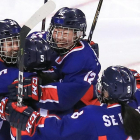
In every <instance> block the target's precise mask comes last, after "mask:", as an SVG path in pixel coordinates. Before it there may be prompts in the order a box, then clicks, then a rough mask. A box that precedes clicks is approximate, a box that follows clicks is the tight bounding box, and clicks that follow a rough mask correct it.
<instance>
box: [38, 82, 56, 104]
mask: <svg viewBox="0 0 140 140" xmlns="http://www.w3.org/2000/svg"><path fill="white" fill-rule="evenodd" d="M41 88H42V96H41V99H40V102H44V103H45V102H57V103H58V101H59V99H58V93H57V88H56V86H49V85H48V86H44V87H43V86H42V87H41Z"/></svg>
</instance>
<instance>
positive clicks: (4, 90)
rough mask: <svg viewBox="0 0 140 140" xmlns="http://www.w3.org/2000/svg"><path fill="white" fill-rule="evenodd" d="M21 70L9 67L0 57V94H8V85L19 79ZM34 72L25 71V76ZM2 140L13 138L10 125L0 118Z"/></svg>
mask: <svg viewBox="0 0 140 140" xmlns="http://www.w3.org/2000/svg"><path fill="white" fill-rule="evenodd" d="M18 73H19V70H18V69H17V68H15V67H7V66H6V65H5V64H4V63H3V61H2V60H1V59H0V96H6V94H8V86H9V85H10V84H11V83H12V82H13V81H14V80H15V79H18ZM31 75H33V74H32V73H24V77H29V76H31ZM0 140H11V138H10V125H9V123H8V122H6V121H2V120H1V119H0Z"/></svg>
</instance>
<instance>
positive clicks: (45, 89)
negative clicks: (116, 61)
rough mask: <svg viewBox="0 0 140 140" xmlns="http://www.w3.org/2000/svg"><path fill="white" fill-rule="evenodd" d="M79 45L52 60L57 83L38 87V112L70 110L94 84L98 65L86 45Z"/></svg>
mask: <svg viewBox="0 0 140 140" xmlns="http://www.w3.org/2000/svg"><path fill="white" fill-rule="evenodd" d="M80 43H81V46H77V47H74V48H73V49H72V50H71V51H70V52H69V53H67V54H66V55H64V56H58V57H57V58H56V60H55V66H56V67H57V69H56V71H57V73H59V75H60V77H61V78H60V81H59V82H54V83H51V84H48V85H43V86H41V88H42V96H41V99H40V101H39V103H38V107H39V108H43V109H48V110H49V112H50V113H51V112H53V111H54V110H55V111H60V112H61V111H65V110H69V109H73V106H74V105H75V104H76V103H77V102H78V101H79V100H80V99H81V98H82V97H83V96H84V95H85V93H86V92H87V91H88V89H89V88H90V87H91V86H92V87H93V85H95V84H96V83H97V79H98V73H99V72H100V69H101V65H100V63H99V61H98V58H97V57H96V54H95V52H94V51H93V50H92V49H91V47H90V45H89V44H88V43H87V41H84V40H83V41H80ZM91 90H92V89H91ZM88 92H89V91H88ZM90 93H91V92H90ZM88 94H89V93H88ZM91 96H93V91H92V95H91ZM84 98H85V99H82V100H83V101H84V100H86V97H84ZM57 113H58V112H57Z"/></svg>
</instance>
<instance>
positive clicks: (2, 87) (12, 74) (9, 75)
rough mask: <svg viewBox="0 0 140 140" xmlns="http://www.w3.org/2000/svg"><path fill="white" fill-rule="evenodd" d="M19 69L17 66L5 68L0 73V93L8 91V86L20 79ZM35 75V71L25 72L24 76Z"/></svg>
mask: <svg viewBox="0 0 140 140" xmlns="http://www.w3.org/2000/svg"><path fill="white" fill-rule="evenodd" d="M18 73H19V70H18V69H16V68H8V69H4V70H3V72H2V74H1V75H0V83H1V84H0V94H6V93H8V86H9V85H10V84H11V83H12V82H13V81H14V80H16V79H18ZM33 75H35V74H34V73H28V72H25V73H24V77H29V76H33Z"/></svg>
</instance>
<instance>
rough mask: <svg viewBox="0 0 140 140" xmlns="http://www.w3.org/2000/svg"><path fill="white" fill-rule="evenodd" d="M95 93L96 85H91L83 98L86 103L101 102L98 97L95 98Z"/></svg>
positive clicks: (98, 103) (95, 103) (96, 103)
mask: <svg viewBox="0 0 140 140" xmlns="http://www.w3.org/2000/svg"><path fill="white" fill-rule="evenodd" d="M93 95H94V87H93V85H91V86H90V88H89V89H88V91H87V92H86V93H85V95H84V96H83V97H82V98H81V101H82V102H83V103H84V104H86V105H98V106H99V105H100V102H99V100H98V99H93Z"/></svg>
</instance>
